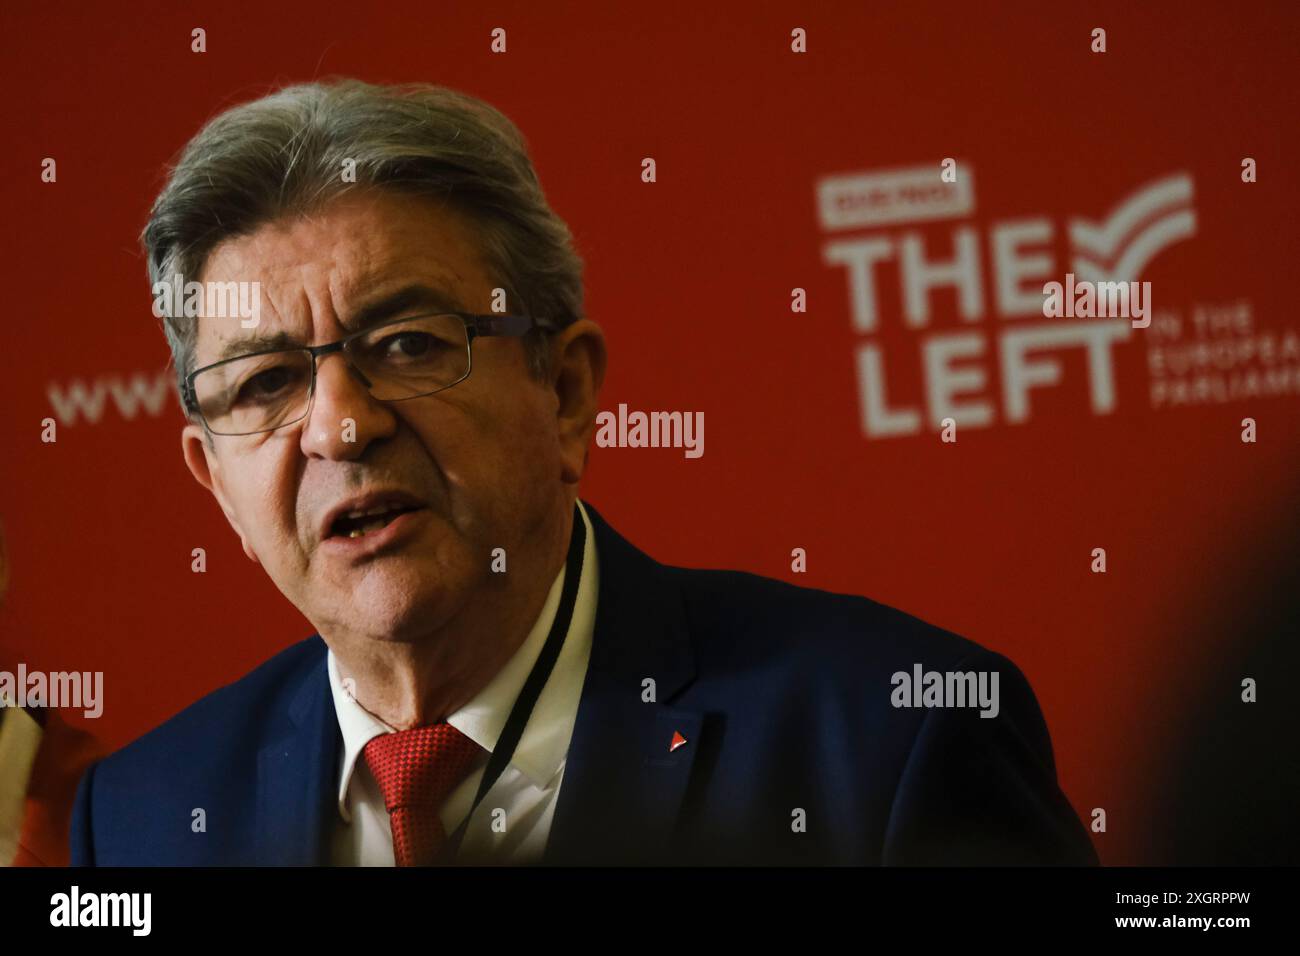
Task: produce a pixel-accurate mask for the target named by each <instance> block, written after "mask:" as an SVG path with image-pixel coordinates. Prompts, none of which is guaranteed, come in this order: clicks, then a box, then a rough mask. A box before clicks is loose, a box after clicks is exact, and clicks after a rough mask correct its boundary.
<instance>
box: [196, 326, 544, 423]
mask: <svg viewBox="0 0 1300 956" xmlns="http://www.w3.org/2000/svg"><path fill="white" fill-rule="evenodd" d="M555 327H556V326H555V325H554V323H552V322H551V321H550V320H549V319H539V318H536V317H534V316H526V315H474V314H471V313H468V312H439V313H436V314H429V315H416V316H410V317H407V318H403V319H395V320H393V321H392V322H385V323H383V324H382V325H376V326H372V327H370V328H366V329H361V330H359V331H356V332H353V333H351V334H350V335H346V336H344V337H343V338H341V339H339V340H338V341H336V342H327V343H326V344H324V345H305V346H303V347H302V348H294V349H274V350H270V351H265V352H251V353H249V354H247V355H239V356H236V357H235V358H229V359H225V360H223V361H220V362H214V363H213V364H212V365H205V366H204V367H203V368H200V369H196V370H195V371H193V372H190V374H189V375H187V376H185V401H186V404H187V406H188V407H189V408H190V410H191V411H192V412H194V413H195V414H197V415H198V417H199V418H200V420H201V421H202V422H203V425H204V427H205V428H206V429H207V430H208V431H209V432H211V433H212V434H214V435H253V434H257V433H259V432H269V431H274V430H275V429H277V428H283V427H284V426H285V425H292V424H294V423H295V422H299V421H302V419H304V418H306V417H307V413H308V411H310V409H311V401H312V397H313V396H314V395H315V394H316V363H317V360H318V359H319V358H320V357H321V356H324V355H329V354H330V353H332V352H343V353H344V354H345V355H346V356H347V361H348V365H349V366H350V367H351V369H352V371H353V373H354V374H355V375H356V376H357V377H358V378H359V379H360V380H361V382H362V383H363V384H364V385H365V386H366V389H367V390H368V391H369V392H370V395H371V397H372V398H375V399H378V400H379V401H382V402H401V401H405V400H406V399H408V398H420V397H421V396H424V395H432V394H434V393H435V392H440V391H442V390H443V389H447V388H451V387H452V386H453V385H456V384H458V383H460V382H463V381H465V379H466V378H468V377H469V373H470V370H471V368H472V367H473V354H472V350H471V348H470V343H471V342H473V341H474V339H475V338H477V337H479V336H487V335H509V336H516V337H518V336H523V335H527V334H528V333H529V332H530V331H532V330H533V329H534V328H539V329H547V330H550V329H554V328H555Z"/></svg>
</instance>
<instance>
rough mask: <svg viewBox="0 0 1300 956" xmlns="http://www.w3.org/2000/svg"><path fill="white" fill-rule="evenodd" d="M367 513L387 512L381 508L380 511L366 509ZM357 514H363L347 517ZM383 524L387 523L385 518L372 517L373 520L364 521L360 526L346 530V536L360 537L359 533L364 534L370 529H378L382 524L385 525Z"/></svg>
mask: <svg viewBox="0 0 1300 956" xmlns="http://www.w3.org/2000/svg"><path fill="white" fill-rule="evenodd" d="M367 514H368V515H386V514H387V510H382V511H368V512H367ZM359 516H364V515H348V518H359ZM385 524H387V522H386V520H385V519H382V518H376V519H374V520H370V522H365V523H364V524H361V525H360V527H356V528H352V529H351V531H350V532H347V536H348V537H361V535H365V533H368V532H372V531H378V529H380V528H382V527H383V525H385Z"/></svg>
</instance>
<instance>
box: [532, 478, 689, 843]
mask: <svg viewBox="0 0 1300 956" xmlns="http://www.w3.org/2000/svg"><path fill="white" fill-rule="evenodd" d="M583 505H584V506H585V507H586V509H587V513H588V515H589V516H590V518H591V524H592V528H593V530H594V531H595V534H596V548H597V560H598V561H599V565H600V589H599V593H598V596H597V599H596V623H595V630H594V633H593V636H592V647H591V661H590V664H589V665H588V669H587V676H586V680H585V682H584V684H583V688H582V696H581V698H580V701H579V705H578V715H577V721H576V723H575V725H574V729H573V738H572V740H571V741H570V744H569V751H568V755H567V757H566V763H565V769H564V778H563V781H562V783H561V785H560V795H559V801H558V804H557V806H556V810H555V817H554V819H553V821H552V825H551V834H550V838H549V840H548V842H547V848H546V853H545V856H544V862H545V863H549V864H583V863H610V862H615V863H617V862H653V861H654V860H655V859H656V858H659V857H661V856H662V855H663V854H665V853H666V852H667V850H668V849H669V847H668V844H669V840H670V837H671V834H672V830H673V826H674V824H675V823H676V821H677V817H678V814H679V812H680V810H681V806H682V800H683V797H684V796H685V793H686V786H687V783H688V781H689V779H690V773H691V766H692V764H693V762H694V760H695V754H696V753H697V751H698V749H699V733H700V726H701V722H702V715H701V714H700V713H699V712H697V711H693V710H689V709H684V708H679V707H673V706H671V701H672V699H673V697H674V696H675V695H676V694H677V693H678V692H679V691H680V690H682V689H683V688H684V687H685V686H686V685H687V684H689V683H690V682H691V680H693V679H694V677H695V661H694V655H693V653H692V650H691V646H690V641H689V635H688V633H687V629H686V623H685V615H684V610H683V606H682V595H681V592H680V589H679V588H678V587H677V586H676V585H675V583H674V582H673V581H672V580H671V578H670V577H669V575H668V574H667V573H666V572H665V569H664V568H663V566H662V565H660V564H659V563H658V562H656V561H654V560H653V559H652V558H650V557H649V556H648V555H646V554H644V553H643V552H641V551H639V550H637V549H636V548H635V547H633V546H632V545H631V544H629V543H628V542H627V541H626V540H625V539H624V538H623V537H622V536H621V535H619V534H618V533H617V532H615V531H614V530H613V528H611V527H610V526H609V525H608V524H607V523H606V522H605V520H604V519H603V518H602V517H601V516H600V514H599V513H598V512H597V511H596V509H595V508H593V507H592V506H591V505H589V504H587V503H586V502H585V501H584V502H583ZM647 678H648V679H652V680H653V681H654V682H655V688H654V690H655V700H654V701H653V702H646V701H644V700H643V694H644V693H645V689H644V685H643V682H644V681H645V680H646V679H647ZM674 734H679V735H680V736H681V737H682V738H684V739H685V741H686V742H685V743H684V744H681V745H679V746H677V747H676V748H675V749H673V748H672V742H673V740H674Z"/></svg>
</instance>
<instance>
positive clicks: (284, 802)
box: [254, 637, 339, 866]
mask: <svg viewBox="0 0 1300 956" xmlns="http://www.w3.org/2000/svg"><path fill="white" fill-rule="evenodd" d="M315 640H316V641H318V642H320V659H319V661H318V662H317V663H315V664H313V665H312V667H311V668H310V669H309V670H308V671H307V673H306V676H305V677H304V678H303V680H302V681H301V683H300V685H299V686H298V687H297V688H296V690H295V691H293V692H292V696H291V698H290V703H289V706H288V708H286V712H285V713H283V714H282V715H281V717H280V719H281V721H282V724H283V731H282V733H281V734H280V735H279V736H278V737H277V738H276V739H275V740H274V741H273V742H272V743H270V744H268V745H267V746H265V747H263V748H262V750H261V752H260V753H259V754H258V761H257V840H258V843H257V846H256V848H255V849H254V856H255V860H256V862H257V863H258V864H260V865H271V866H318V865H323V864H327V863H328V862H329V841H328V836H329V828H328V824H329V823H330V821H331V820H332V819H333V816H332V814H334V813H336V812H337V809H336V807H337V799H338V795H337V792H336V790H335V787H336V781H337V779H338V755H339V728H338V719H337V717H336V716H335V714H334V703H333V700H332V699H331V697H330V691H329V676H328V674H327V673H326V669H325V667H326V658H325V644H324V642H323V641H321V640H320V638H319V637H317V638H315ZM304 791H305V793H304Z"/></svg>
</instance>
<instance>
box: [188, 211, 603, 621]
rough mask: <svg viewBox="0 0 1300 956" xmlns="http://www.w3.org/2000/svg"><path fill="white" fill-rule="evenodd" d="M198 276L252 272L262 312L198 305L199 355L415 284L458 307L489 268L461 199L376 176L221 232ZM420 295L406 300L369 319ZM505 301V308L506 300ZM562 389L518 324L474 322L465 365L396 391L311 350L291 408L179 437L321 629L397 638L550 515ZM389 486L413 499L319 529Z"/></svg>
mask: <svg viewBox="0 0 1300 956" xmlns="http://www.w3.org/2000/svg"><path fill="white" fill-rule="evenodd" d="M188 278H189V277H187V279H188ZM201 280H202V281H205V282H231V281H234V282H260V283H261V317H260V323H259V325H258V326H257V327H256V328H250V329H245V328H242V327H241V324H240V321H239V320H238V319H237V318H235V319H201V320H199V332H198V341H197V345H196V355H195V366H194V367H196V368H201V367H202V366H204V365H207V364H210V363H211V362H213V361H215V360H216V357H217V355H218V350H220V349H222V348H224V347H226V345H227V343H228V342H229V341H230V340H232V339H234V340H240V341H242V340H245V339H246V338H247V337H250V336H258V337H259V338H261V337H264V336H267V335H273V334H276V333H281V332H282V333H286V334H287V335H288V336H289V337H291V339H292V340H293V342H294V343H296V344H304V345H315V344H321V343H325V342H331V341H335V340H337V339H339V338H341V337H342V336H344V335H345V334H347V333H348V332H349V331H352V330H353V329H355V328H356V327H357V326H356V323H355V321H354V318H355V317H356V316H357V314H358V313H359V312H361V311H362V310H366V309H367V308H368V307H371V306H373V305H375V304H376V303H378V302H381V301H383V300H387V299H390V298H391V297H393V296H394V295H395V294H396V293H399V292H401V291H403V290H406V289H409V288H411V287H413V286H417V285H419V286H428V287H432V288H435V289H437V290H440V291H441V292H442V293H443V294H444V295H445V296H447V297H448V298H450V299H452V300H454V301H455V302H456V305H457V307H458V310H460V311H467V312H476V313H489V312H491V311H492V309H491V294H492V289H493V286H494V285H495V283H494V282H493V280H492V278H491V277H490V276H489V275H488V274H487V273H486V272H485V270H484V267H483V265H482V264H481V263H480V261H479V256H478V241H477V239H476V237H475V236H474V234H473V232H472V230H471V227H470V225H469V223H468V220H466V219H465V218H464V217H463V216H462V215H460V214H459V213H457V212H455V211H454V210H451V209H449V208H447V207H445V206H443V205H440V204H438V203H436V202H435V201H433V200H429V199H421V198H412V197H408V196H402V195H394V194H388V193H383V192H378V193H370V194H364V195H358V194H350V195H348V196H345V197H343V198H342V199H339V200H335V201H334V202H333V203H331V204H330V205H328V206H326V207H325V208H324V209H323V210H322V211H320V212H318V213H315V214H312V215H310V216H306V217H293V218H289V219H285V220H281V221H277V222H272V223H269V224H267V225H265V226H263V227H261V228H260V229H258V230H257V231H255V232H253V233H252V234H250V235H247V236H242V237H238V238H234V239H230V240H227V241H226V242H224V243H222V244H221V245H219V246H218V247H217V248H216V249H215V250H214V251H213V254H212V255H211V256H210V257H209V259H208V262H207V264H206V267H205V270H204V273H203V275H202V277H201ZM430 311H437V308H431V307H430V306H429V305H427V304H426V305H423V306H422V305H418V304H416V305H409V306H406V307H404V308H402V309H401V310H400V311H396V312H390V313H389V314H388V315H387V316H384V317H379V318H377V319H376V321H385V320H386V319H396V318H402V317H404V316H411V315H417V314H421V313H427V312H430ZM507 311H510V312H515V311H518V310H517V309H515V308H512V307H510V306H509V303H507ZM587 324H588V325H590V323H587ZM602 355H603V352H602ZM601 371H602V373H603V366H602V370H601ZM596 384H597V385H598V382H597V383H596ZM561 404H562V403H561V401H560V399H559V398H558V397H557V390H556V388H555V387H554V385H553V384H547V383H539V382H538V381H537V380H535V379H533V378H532V377H531V376H530V375H529V374H528V369H527V366H526V356H525V351H524V348H523V343H522V341H521V340H520V339H517V338H508V337H489V338H479V339H476V340H475V341H474V343H473V370H472V372H471V374H470V376H469V378H467V379H466V380H464V381H463V382H461V383H459V384H458V385H455V386H454V387H452V388H449V389H446V390H444V391H442V392H438V393H436V394H434V395H430V396H425V397H422V398H415V399H409V400H406V401H401V402H394V403H383V402H379V401H376V400H375V399H373V398H371V397H370V395H369V393H368V392H367V391H366V388H365V386H364V385H363V383H362V382H361V381H360V380H359V379H358V378H357V377H356V376H355V375H353V374H352V373H351V372H350V370H349V368H348V366H347V364H346V360H345V358H344V355H343V354H341V353H333V354H330V355H328V356H325V357H323V358H321V359H318V365H317V373H316V392H315V397H314V399H313V403H312V408H311V412H310V414H309V415H308V416H307V417H306V418H305V419H303V420H302V421H300V422H298V423H295V424H293V425H287V426H284V427H282V428H280V429H278V430H276V431H272V432H265V433H261V434H255V435H248V436H241V437H228V436H220V435H218V436H214V437H213V438H212V439H211V440H212V447H211V448H209V447H208V446H207V445H206V443H205V442H204V436H203V432H202V429H201V428H200V427H199V426H197V425H189V426H187V427H186V428H185V431H184V435H183V445H184V449H185V455H186V461H187V463H188V464H189V466H190V468H191V470H192V471H193V472H194V474H195V477H196V478H198V480H199V481H200V482H201V483H203V484H204V485H205V486H207V487H209V488H210V489H211V490H212V491H213V493H214V494H215V495H216V497H217V499H218V501H219V502H220V504H221V507H222V509H223V510H224V511H225V513H226V517H227V519H228V520H229V521H230V523H231V525H232V526H233V527H234V529H235V530H236V532H237V533H238V534H239V536H240V538H241V540H242V541H243V546H244V550H245V552H246V553H247V554H248V556H249V557H250V558H252V559H253V560H255V561H258V562H260V563H261V564H262V565H263V566H264V567H265V568H266V570H267V573H268V574H269V575H270V576H271V578H272V580H274V581H275V583H276V585H277V586H278V587H279V588H280V590H281V591H282V592H283V593H284V594H285V596H286V597H288V598H289V600H290V601H292V602H293V603H294V605H296V606H297V607H298V609H299V610H301V611H302V612H303V614H304V615H305V616H306V617H307V618H308V619H309V620H310V621H311V622H312V623H313V624H314V625H315V626H316V627H317V629H318V630H320V631H321V632H329V631H331V630H333V631H346V632H347V633H350V634H359V635H362V636H368V637H373V638H377V639H380V640H388V639H393V640H405V639H414V638H415V637H417V636H418V635H419V634H420V633H423V632H426V631H428V630H429V629H431V628H436V627H438V626H440V625H441V624H442V623H444V622H446V621H447V620H449V619H451V618H452V617H453V616H454V615H455V614H456V613H457V611H458V610H459V609H460V608H461V607H462V606H464V604H465V602H467V601H468V600H470V599H471V598H480V599H487V600H491V599H492V597H491V595H492V593H493V589H500V588H504V587H505V586H506V585H505V579H506V578H507V575H504V574H492V573H491V562H492V552H493V549H495V548H504V549H505V551H506V554H507V556H508V560H509V561H510V564H509V565H508V566H509V567H511V568H512V569H513V568H514V567H515V566H516V565H515V560H516V557H517V556H519V555H526V554H528V553H529V545H530V542H531V543H532V544H533V546H537V542H538V540H539V539H540V535H541V534H542V531H543V530H544V526H543V524H542V523H543V522H546V521H551V522H553V521H554V519H555V514H556V508H557V503H558V502H559V500H560V496H562V495H563V494H564V493H565V492H566V490H567V488H566V483H568V485H572V484H574V483H576V481H577V478H578V477H579V475H580V474H581V470H582V464H583V463H584V461H585V449H586V441H587V438H588V437H589V434H590V430H589V429H590V426H587V427H581V428H579V427H576V426H575V425H574V423H572V422H566V419H565V414H564V412H563V410H562V409H561V407H560V406H561ZM583 414H584V415H585V414H586V413H585V412H584V413H583ZM591 414H592V416H593V417H594V411H592V412H591ZM580 417H581V416H580ZM348 419H350V420H351V421H352V422H354V423H355V424H354V425H353V426H352V428H353V429H354V432H355V434H354V435H353V436H349V435H348V432H347V429H346V428H345V426H346V424H347V422H346V420H348ZM580 433H581V434H580ZM347 437H354V440H353V441H347V440H346V438H347ZM367 496H370V497H367ZM389 503H398V504H403V505H411V504H415V505H418V507H417V508H416V509H415V510H413V511H410V512H408V513H406V514H403V515H401V516H400V517H396V518H394V520H391V521H389V522H388V523H387V524H386V526H385V527H383V528H382V529H381V530H378V531H372V532H369V533H367V534H366V535H364V536H362V537H359V538H356V537H348V536H347V535H346V534H342V535H339V534H335V533H333V528H334V526H333V525H332V523H331V516H332V515H334V514H336V513H338V511H339V509H343V510H344V511H345V512H346V511H354V510H358V508H359V509H361V510H370V509H371V508H376V507H384V506H385V505H387V504H389ZM391 514H395V513H390V515H384V516H381V517H380V518H379V519H378V520H381V521H382V520H386V519H387V518H389V517H390V516H391Z"/></svg>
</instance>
